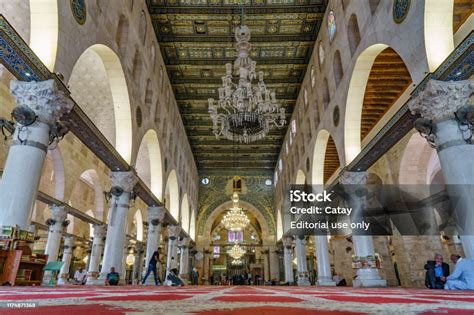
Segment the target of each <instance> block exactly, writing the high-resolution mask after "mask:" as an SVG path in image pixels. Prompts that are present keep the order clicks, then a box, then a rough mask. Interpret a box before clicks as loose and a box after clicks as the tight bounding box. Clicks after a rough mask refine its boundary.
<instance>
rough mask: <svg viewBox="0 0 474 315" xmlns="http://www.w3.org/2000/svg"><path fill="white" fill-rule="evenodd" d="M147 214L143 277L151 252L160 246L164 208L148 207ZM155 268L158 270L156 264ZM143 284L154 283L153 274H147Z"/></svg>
mask: <svg viewBox="0 0 474 315" xmlns="http://www.w3.org/2000/svg"><path fill="white" fill-rule="evenodd" d="M147 215H148V236H147V243H146V258H145V268H144V270H143V277H145V274H146V272H147V269H148V263H149V262H150V260H151V257H152V255H153V253H154V252H155V251H158V248H159V247H160V236H161V226H162V224H163V219H164V218H165V210H164V208H163V207H148V214H147ZM156 269H157V272H158V265H157V268H156ZM160 277H161V276H160ZM162 280H163V279H162ZM145 285H155V279H153V275H151V276H148V278H147V279H146V282H145Z"/></svg>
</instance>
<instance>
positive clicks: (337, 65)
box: [333, 50, 344, 87]
mask: <svg viewBox="0 0 474 315" xmlns="http://www.w3.org/2000/svg"><path fill="white" fill-rule="evenodd" d="M333 71H334V80H335V81H336V87H338V86H339V83H341V80H342V76H343V75H344V72H343V71H342V62H341V53H340V52H339V50H336V52H335V53H334V60H333Z"/></svg>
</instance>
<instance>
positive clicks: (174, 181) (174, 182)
mask: <svg viewBox="0 0 474 315" xmlns="http://www.w3.org/2000/svg"><path fill="white" fill-rule="evenodd" d="M165 205H166V208H167V209H168V210H169V212H170V213H171V215H172V216H173V218H175V219H176V221H179V187H178V177H177V176H176V171H175V170H172V171H171V172H170V173H169V175H168V180H167V181H166V189H165Z"/></svg>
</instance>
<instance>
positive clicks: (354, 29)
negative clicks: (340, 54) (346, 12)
mask: <svg viewBox="0 0 474 315" xmlns="http://www.w3.org/2000/svg"><path fill="white" fill-rule="evenodd" d="M347 36H348V39H349V49H350V50H351V55H354V53H355V51H356V50H357V47H359V43H360V31H359V23H358V22H357V16H356V15H355V14H352V15H351V17H350V18H349V23H348V24H347Z"/></svg>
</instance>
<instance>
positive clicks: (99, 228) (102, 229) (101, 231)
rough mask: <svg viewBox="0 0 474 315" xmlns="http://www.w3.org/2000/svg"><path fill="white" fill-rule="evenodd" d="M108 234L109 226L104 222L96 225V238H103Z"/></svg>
mask: <svg viewBox="0 0 474 315" xmlns="http://www.w3.org/2000/svg"><path fill="white" fill-rule="evenodd" d="M106 235H107V228H106V226H105V225H104V224H95V225H94V239H96V238H100V239H103V238H104V237H105V236H106Z"/></svg>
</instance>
